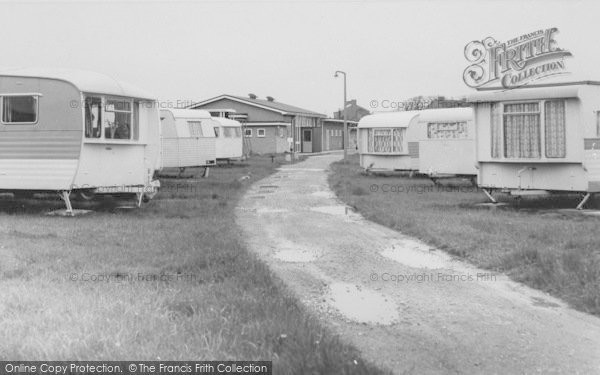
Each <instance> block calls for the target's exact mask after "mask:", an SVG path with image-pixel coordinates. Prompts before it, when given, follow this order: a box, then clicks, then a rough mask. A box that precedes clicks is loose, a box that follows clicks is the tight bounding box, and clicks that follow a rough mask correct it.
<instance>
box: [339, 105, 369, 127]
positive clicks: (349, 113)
mask: <svg viewBox="0 0 600 375" xmlns="http://www.w3.org/2000/svg"><path fill="white" fill-rule="evenodd" d="M344 112H346V120H349V121H354V122H357V123H358V122H359V121H360V119H361V118H363V117H365V116H366V115H370V114H371V111H369V110H368V109H366V108H363V107H361V106H359V105H358V104H356V99H353V100H350V101H348V104H347V105H346V108H345V109H344V110H338V111H337V112H335V113H334V114H333V118H334V119H339V120H343V119H344Z"/></svg>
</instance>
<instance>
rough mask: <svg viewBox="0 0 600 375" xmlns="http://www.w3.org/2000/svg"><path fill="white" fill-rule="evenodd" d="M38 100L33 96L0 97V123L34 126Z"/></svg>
mask: <svg viewBox="0 0 600 375" xmlns="http://www.w3.org/2000/svg"><path fill="white" fill-rule="evenodd" d="M37 112H38V98H37V96H34V95H15V96H4V97H2V122H3V123H5V124H15V125H17V124H35V123H36V122H37Z"/></svg>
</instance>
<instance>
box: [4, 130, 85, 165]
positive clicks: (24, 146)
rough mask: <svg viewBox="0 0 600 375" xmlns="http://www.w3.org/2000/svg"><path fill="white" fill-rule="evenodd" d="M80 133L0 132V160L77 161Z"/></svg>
mask: <svg viewBox="0 0 600 375" xmlns="http://www.w3.org/2000/svg"><path fill="white" fill-rule="evenodd" d="M80 150H81V131H78V130H68V131H67V130H65V131H35V132H34V131H15V132H7V131H4V132H0V159H79V153H80Z"/></svg>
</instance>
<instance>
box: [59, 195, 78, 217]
mask: <svg viewBox="0 0 600 375" xmlns="http://www.w3.org/2000/svg"><path fill="white" fill-rule="evenodd" d="M70 194H71V192H70V191H67V190H64V191H61V192H60V194H59V195H60V197H61V198H62V200H63V201H64V202H65V205H66V206H67V214H69V215H71V216H74V214H73V206H71V198H69V195H70Z"/></svg>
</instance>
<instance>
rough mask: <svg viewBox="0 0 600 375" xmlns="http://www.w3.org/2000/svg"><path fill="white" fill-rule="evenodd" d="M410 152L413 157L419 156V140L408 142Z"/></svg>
mask: <svg viewBox="0 0 600 375" xmlns="http://www.w3.org/2000/svg"><path fill="white" fill-rule="evenodd" d="M408 154H409V155H410V157H411V158H412V159H418V158H419V142H408Z"/></svg>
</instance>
